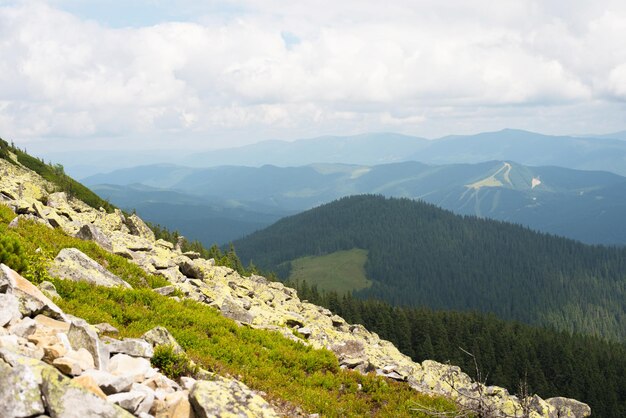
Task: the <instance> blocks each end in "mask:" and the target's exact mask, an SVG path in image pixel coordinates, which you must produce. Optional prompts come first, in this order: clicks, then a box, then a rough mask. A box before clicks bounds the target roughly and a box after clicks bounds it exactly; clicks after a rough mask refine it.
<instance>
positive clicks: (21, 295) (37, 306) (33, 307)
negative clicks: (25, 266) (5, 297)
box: [0, 264, 65, 320]
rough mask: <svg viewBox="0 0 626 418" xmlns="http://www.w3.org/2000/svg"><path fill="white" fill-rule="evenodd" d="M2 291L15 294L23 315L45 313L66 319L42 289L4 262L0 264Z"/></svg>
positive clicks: (0, 287)
mask: <svg viewBox="0 0 626 418" xmlns="http://www.w3.org/2000/svg"><path fill="white" fill-rule="evenodd" d="M0 293H8V294H13V296H15V297H16V298H17V300H18V302H19V305H20V307H19V309H20V313H21V314H22V315H23V316H30V317H32V316H35V315H37V314H40V313H43V314H46V315H47V316H50V317H52V318H56V319H61V320H64V319H65V318H64V315H63V312H62V311H61V309H60V308H59V307H58V306H57V305H55V304H54V302H52V301H51V300H50V299H48V298H47V297H46V296H45V295H44V294H43V293H41V290H39V289H37V287H36V286H35V285H33V284H32V283H31V282H29V281H28V280H26V279H25V278H23V277H22V276H20V275H19V274H18V273H17V272H16V271H14V270H12V269H10V268H9V267H8V266H6V265H4V264H0Z"/></svg>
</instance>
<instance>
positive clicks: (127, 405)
mask: <svg viewBox="0 0 626 418" xmlns="http://www.w3.org/2000/svg"><path fill="white" fill-rule="evenodd" d="M145 397H146V395H145V394H144V393H142V392H137V391H130V392H124V393H114V394H113V395H109V396H107V400H108V401H109V402H113V403H114V404H116V405H119V406H121V407H122V408H124V409H125V410H127V411H128V412H130V413H131V414H132V413H134V412H135V411H136V410H137V408H138V407H139V404H140V403H141V401H143V400H144V398H145Z"/></svg>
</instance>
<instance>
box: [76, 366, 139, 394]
mask: <svg viewBox="0 0 626 418" xmlns="http://www.w3.org/2000/svg"><path fill="white" fill-rule="evenodd" d="M83 376H89V377H90V378H92V379H93V380H94V382H96V385H98V387H99V388H100V389H101V390H102V391H103V392H104V393H105V394H107V395H112V394H114V393H120V392H128V391H129V390H130V388H131V386H132V385H133V383H135V379H134V377H133V376H115V375H113V374H111V373H109V372H108V371H104V370H87V371H86V372H85V373H83Z"/></svg>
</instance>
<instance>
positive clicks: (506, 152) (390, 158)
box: [182, 129, 626, 176]
mask: <svg viewBox="0 0 626 418" xmlns="http://www.w3.org/2000/svg"><path fill="white" fill-rule="evenodd" d="M624 137H626V134H625V133H623V132H621V133H615V134H609V135H603V136H600V137H593V138H587V137H575V136H551V135H542V134H538V133H534V132H528V131H522V130H515V129H504V130H502V131H498V132H486V133H480V134H477V135H466V136H459V135H454V136H446V137H443V138H439V139H433V140H426V139H423V138H418V137H412V136H406V135H399V134H390V133H381V134H375V133H372V134H364V135H355V136H344V137H341V136H326V137H319V138H312V139H302V140H297V141H293V142H285V141H263V142H259V143H256V144H252V145H247V146H243V147H239V148H229V149H221V150H215V151H211V152H206V153H196V154H194V155H191V156H188V157H187V158H186V159H184V162H183V163H182V164H183V165H190V166H195V167H211V166H223V165H235V166H253V167H259V166H262V165H265V164H271V165H276V166H281V167H293V166H302V165H309V164H314V163H343V164H362V165H379V164H385V163H392V162H401V161H421V162H423V163H426V164H452V163H478V162H484V161H491V160H503V161H516V162H518V163H521V164H525V165H534V166H541V165H554V166H560V167H567V168H574V169H579V170H604V171H611V172H614V173H617V174H620V175H625V176H626V142H625V141H623V140H622V139H624ZM616 138H618V139H616Z"/></svg>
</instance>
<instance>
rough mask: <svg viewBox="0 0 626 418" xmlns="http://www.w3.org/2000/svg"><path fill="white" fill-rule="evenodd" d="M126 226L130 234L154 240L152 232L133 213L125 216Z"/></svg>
mask: <svg viewBox="0 0 626 418" xmlns="http://www.w3.org/2000/svg"><path fill="white" fill-rule="evenodd" d="M126 226H127V227H128V229H129V230H130V233H131V234H133V235H136V236H138V237H141V238H145V239H147V240H148V241H150V242H154V241H155V237H154V232H152V230H151V229H150V228H149V227H148V225H146V223H145V222H144V221H142V220H141V218H140V217H138V216H137V215H135V214H134V213H133V214H132V215H130V216H129V217H127V218H126Z"/></svg>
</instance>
